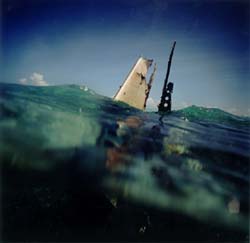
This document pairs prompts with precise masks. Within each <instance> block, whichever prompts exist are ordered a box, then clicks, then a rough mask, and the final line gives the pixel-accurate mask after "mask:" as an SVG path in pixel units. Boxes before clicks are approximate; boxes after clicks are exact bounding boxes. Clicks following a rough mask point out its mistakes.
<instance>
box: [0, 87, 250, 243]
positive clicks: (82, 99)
mask: <svg viewBox="0 0 250 243" xmlns="http://www.w3.org/2000/svg"><path fill="white" fill-rule="evenodd" d="M1 93H2V94H1V107H2V109H1V121H0V129H1V146H0V151H1V157H2V162H1V163H2V202H3V203H2V204H3V237H4V239H5V240H16V241H20V240H21V241H36V240H43V241H61V240H66V241H76V240H78V241H83V240H100V239H101V240H108V241H110V240H118V241H119V240H128V241H131V240H139V241H142V240H143V241H144V240H150V241H156V240H161V241H166V240H173V239H174V240H190V241H192V240H196V241H197V240H199V241H201V240H205V239H207V240H212V241H214V240H215V241H223V240H231V241H239V240H240V241H247V240H248V239H249V232H248V228H249V151H250V150H249V149H250V142H249V128H248V127H249V120H248V119H245V120H244V119H243V118H242V119H241V120H240V121H239V122H237V120H236V119H234V117H233V116H229V115H227V116H226V115H225V114H224V113H223V116H222V115H220V116H214V119H213V115H211V114H209V119H208V120H207V117H206V115H205V114H207V112H203V113H202V110H200V108H199V110H198V111H197V108H196V107H192V108H188V109H187V110H183V111H179V112H173V113H172V114H170V115H166V116H164V117H160V116H158V115H157V114H154V113H143V112H140V111H138V110H135V109H132V108H129V107H128V106H126V105H124V104H120V103H117V102H113V101H112V100H110V99H108V98H105V97H101V96H98V95H96V94H95V93H93V92H92V91H91V90H89V89H87V88H86V87H78V86H59V87H43V88H38V87H28V86H27V87H23V86H18V85H6V84H5V85H3V84H2V85H1ZM196 111H197V112H196ZM216 114H217V115H218V112H217V113H216ZM30 228H31V229H32V230H28V229H30ZM193 228H195V229H196V232H195V234H194V233H193ZM12 232H16V233H15V234H12ZM97 232H98V234H97Z"/></svg>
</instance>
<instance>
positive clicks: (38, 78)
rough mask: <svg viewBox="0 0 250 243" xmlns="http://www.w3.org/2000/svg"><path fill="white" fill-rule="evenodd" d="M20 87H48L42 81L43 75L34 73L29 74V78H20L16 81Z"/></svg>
mask: <svg viewBox="0 0 250 243" xmlns="http://www.w3.org/2000/svg"><path fill="white" fill-rule="evenodd" d="M18 81H19V83H20V84H22V85H34V86H47V85H49V84H48V82H47V81H46V80H44V77H43V74H41V73H37V72H34V73H32V74H31V76H30V78H29V79H27V78H21V79H19V80H18Z"/></svg>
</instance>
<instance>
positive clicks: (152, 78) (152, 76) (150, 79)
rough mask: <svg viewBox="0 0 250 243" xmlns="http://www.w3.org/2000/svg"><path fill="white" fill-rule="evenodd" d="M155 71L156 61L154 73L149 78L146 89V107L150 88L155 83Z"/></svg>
mask: <svg viewBox="0 0 250 243" xmlns="http://www.w3.org/2000/svg"><path fill="white" fill-rule="evenodd" d="M155 71H156V63H155V65H154V70H153V72H152V74H151V76H150V78H149V82H148V88H147V90H146V98H145V103H144V109H145V108H146V105H147V100H148V96H149V93H150V90H151V88H152V84H153V81H154V77H155Z"/></svg>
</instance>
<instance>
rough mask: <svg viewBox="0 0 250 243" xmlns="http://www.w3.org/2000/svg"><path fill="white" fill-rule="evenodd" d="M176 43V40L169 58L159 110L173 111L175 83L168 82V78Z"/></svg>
mask: <svg viewBox="0 0 250 243" xmlns="http://www.w3.org/2000/svg"><path fill="white" fill-rule="evenodd" d="M175 45H176V41H174V44H173V46H172V50H171V53H170V56H169V60H168V68H167V73H166V77H165V80H164V85H163V88H162V95H161V102H160V104H159V105H158V111H159V112H165V111H171V93H172V89H173V83H169V84H168V78H169V74H170V68H171V63H172V58H173V54H174V48H175ZM171 88H172V89H171ZM166 98H168V100H166Z"/></svg>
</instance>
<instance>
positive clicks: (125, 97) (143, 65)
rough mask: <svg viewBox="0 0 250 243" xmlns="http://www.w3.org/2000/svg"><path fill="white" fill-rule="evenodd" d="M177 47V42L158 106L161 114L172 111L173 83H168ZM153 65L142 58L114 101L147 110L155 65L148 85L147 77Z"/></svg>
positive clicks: (148, 60) (169, 62)
mask: <svg viewBox="0 0 250 243" xmlns="http://www.w3.org/2000/svg"><path fill="white" fill-rule="evenodd" d="M175 45H176V42H174V44H173V47H172V50H171V53H170V57H169V61H168V67H167V74H166V78H165V80H164V84H163V88H162V96H161V102H160V104H159V105H158V111H159V112H169V111H171V106H172V104H171V103H172V99H171V94H172V92H173V83H172V82H168V78H169V74H170V68H171V63H172V57H173V54H174V48H175ZM152 63H153V60H151V59H146V58H143V57H140V58H139V59H138V60H137V62H136V63H135V64H134V66H133V67H132V69H131V71H130V72H129V74H128V76H127V77H126V79H125V81H124V82H123V84H122V85H121V86H120V88H119V90H118V91H117V93H116V94H115V96H114V100H117V101H122V102H125V103H127V104H128V105H130V106H133V107H135V108H137V109H141V110H144V109H145V108H146V104H147V99H148V97H149V93H150V90H151V87H152V83H153V80H154V76H155V72H156V63H155V65H154V70H153V72H152V74H151V76H150V78H149V82H148V83H147V81H146V75H147V72H148V69H149V68H150V66H151V65H152Z"/></svg>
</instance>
